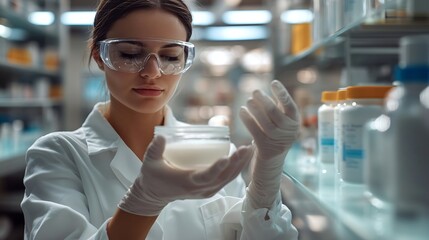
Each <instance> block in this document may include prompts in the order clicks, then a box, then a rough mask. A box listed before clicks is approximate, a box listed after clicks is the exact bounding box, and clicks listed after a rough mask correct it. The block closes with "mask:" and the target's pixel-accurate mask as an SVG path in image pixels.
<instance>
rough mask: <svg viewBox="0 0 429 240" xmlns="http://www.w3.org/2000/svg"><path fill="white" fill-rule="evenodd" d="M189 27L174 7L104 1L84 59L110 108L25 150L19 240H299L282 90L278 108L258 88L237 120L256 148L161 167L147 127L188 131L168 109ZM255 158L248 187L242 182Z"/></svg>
mask: <svg viewBox="0 0 429 240" xmlns="http://www.w3.org/2000/svg"><path fill="white" fill-rule="evenodd" d="M191 22H192V17H191V13H190V11H189V10H188V8H187V6H186V5H185V4H184V3H183V2H182V1H181V0H102V1H101V2H100V4H99V6H98V9H97V14H96V17H95V21H94V30H93V33H92V39H91V56H92V58H93V59H94V60H95V61H96V62H97V64H98V66H99V68H100V69H101V70H102V71H104V73H105V78H106V83H107V86H108V89H109V93H110V101H109V102H106V103H98V104H96V106H95V107H94V109H93V110H92V112H91V113H90V114H89V116H88V118H87V119H86V121H85V122H84V123H83V125H82V127H81V128H79V129H77V130H76V131H73V132H56V133H51V134H48V135H46V136H44V137H42V138H40V139H39V140H37V141H36V142H35V143H34V144H33V146H32V147H31V148H30V149H29V150H28V152H27V169H26V174H25V177H24V184H25V186H26V192H25V196H24V199H23V201H22V204H21V206H22V209H23V212H24V216H25V223H26V228H25V237H26V238H27V239H144V238H146V239H166V240H168V239H295V238H297V231H296V229H295V228H294V227H293V225H292V224H291V213H290V211H289V210H288V209H287V207H286V206H284V205H282V203H281V200H280V194H279V184H280V175H281V169H282V165H283V161H284V158H285V154H286V152H287V150H288V149H289V147H290V145H291V144H292V142H293V141H294V140H295V138H296V135H297V129H298V117H297V114H296V107H295V104H294V103H293V101H292V100H291V98H290V97H289V95H288V93H287V91H286V90H285V89H284V87H283V86H282V85H281V84H280V83H279V82H273V92H274V95H275V96H276V98H277V99H276V100H275V101H274V100H272V99H271V98H270V97H268V96H267V95H265V94H264V93H263V92H260V91H255V92H254V95H253V98H252V99H249V101H248V102H247V106H246V107H243V108H242V110H241V112H240V116H241V118H242V120H243V122H244V124H245V125H246V126H247V128H248V129H249V130H250V132H251V134H252V136H253V138H254V146H246V147H244V146H242V147H240V148H239V149H238V150H237V151H235V152H234V153H232V154H231V155H230V156H229V157H228V158H223V159H220V160H219V161H217V162H216V163H215V164H213V166H211V167H210V168H208V169H206V170H202V171H184V170H179V169H175V168H173V167H170V166H169V165H167V164H166V163H165V162H164V161H163V160H162V153H163V150H164V145H165V139H164V138H163V137H162V136H158V137H155V138H154V137H153V135H154V127H155V126H157V125H167V126H177V125H183V124H184V123H180V122H178V121H177V120H176V119H175V118H174V116H173V115H172V111H171V110H170V109H169V107H168V106H167V103H168V101H169V100H170V98H171V97H172V96H173V94H174V92H175V90H176V87H177V85H178V83H179V81H180V78H181V74H182V73H183V72H185V71H186V70H187V69H188V68H189V67H190V66H191V64H192V60H193V53H194V49H193V45H192V44H190V43H189V42H187V41H188V40H189V39H190V37H191V33H192V28H191ZM275 103H277V105H276V104H275ZM252 158H253V161H254V163H253V164H252V165H253V166H254V169H255V170H254V171H253V175H252V179H251V183H250V184H249V186H248V187H247V188H246V186H245V184H244V182H243V180H242V179H241V178H240V177H238V175H239V173H240V171H241V170H242V169H243V167H244V166H246V165H248V163H249V161H250V160H251V159H252ZM130 186H131V187H130Z"/></svg>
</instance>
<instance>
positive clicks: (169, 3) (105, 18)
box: [89, 0, 192, 59]
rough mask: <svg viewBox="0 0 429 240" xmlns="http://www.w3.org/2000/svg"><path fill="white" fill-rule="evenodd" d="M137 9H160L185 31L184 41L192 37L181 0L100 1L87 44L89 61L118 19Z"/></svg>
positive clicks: (187, 13) (189, 18)
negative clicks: (169, 14)
mask: <svg viewBox="0 0 429 240" xmlns="http://www.w3.org/2000/svg"><path fill="white" fill-rule="evenodd" d="M139 9H162V10H164V11H166V12H169V13H171V14H173V15H175V16H176V17H177V18H178V19H179V20H180V21H181V22H182V24H183V25H184V27H185V29H186V41H189V39H190V38H191V35H192V15H191V12H190V10H189V8H188V6H186V4H185V3H184V2H183V1H182V0H101V1H100V2H99V4H98V7H97V13H96V15H95V19H94V28H93V30H92V34H91V39H90V42H89V48H90V55H89V56H90V59H91V56H92V54H93V53H94V51H96V50H97V48H98V45H97V43H98V42H99V41H102V40H104V39H106V35H107V32H108V31H109V30H110V28H111V26H112V25H113V23H114V22H116V21H117V20H118V19H120V18H122V17H124V16H125V15H127V14H129V13H130V12H132V11H135V10H139Z"/></svg>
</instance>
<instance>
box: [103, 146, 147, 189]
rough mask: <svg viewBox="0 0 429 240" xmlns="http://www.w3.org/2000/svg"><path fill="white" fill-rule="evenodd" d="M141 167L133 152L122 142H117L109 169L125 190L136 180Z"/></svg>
mask: <svg viewBox="0 0 429 240" xmlns="http://www.w3.org/2000/svg"><path fill="white" fill-rule="evenodd" d="M141 165H142V162H141V161H140V159H139V158H138V157H137V156H136V155H135V154H134V152H133V151H131V149H130V148H129V147H128V146H127V145H126V144H125V143H124V142H123V141H119V142H118V149H117V151H116V154H115V156H114V157H113V159H112V162H111V163H110V167H111V168H112V171H113V173H114V174H115V175H116V177H117V178H118V179H119V181H120V182H121V183H122V185H124V187H125V188H127V189H128V188H129V187H130V186H131V184H132V183H133V182H134V180H135V179H136V178H137V176H138V174H139V173H140V168H141Z"/></svg>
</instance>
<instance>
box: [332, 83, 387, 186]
mask: <svg viewBox="0 0 429 240" xmlns="http://www.w3.org/2000/svg"><path fill="white" fill-rule="evenodd" d="M391 88H392V86H350V87H347V91H346V99H347V101H348V102H349V104H348V105H347V106H346V107H344V109H342V110H341V112H340V119H341V128H342V139H341V142H340V144H341V145H342V146H343V149H342V152H343V158H342V163H341V164H340V166H341V168H340V176H341V179H342V180H343V181H345V182H350V183H363V166H364V163H363V161H364V155H365V154H366V153H365V151H364V147H363V145H364V143H363V134H362V133H363V129H364V126H365V124H366V123H367V122H368V121H369V120H370V119H372V118H375V117H378V116H380V115H381V114H382V112H383V104H384V98H385V97H386V95H387V93H388V92H389V91H390V90H391Z"/></svg>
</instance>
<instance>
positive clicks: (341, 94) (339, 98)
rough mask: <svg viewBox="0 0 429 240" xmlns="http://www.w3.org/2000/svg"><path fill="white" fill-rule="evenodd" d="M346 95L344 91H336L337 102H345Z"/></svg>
mask: <svg viewBox="0 0 429 240" xmlns="http://www.w3.org/2000/svg"><path fill="white" fill-rule="evenodd" d="M346 93H347V90H346V89H339V90H338V91H337V101H344V100H346Z"/></svg>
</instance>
